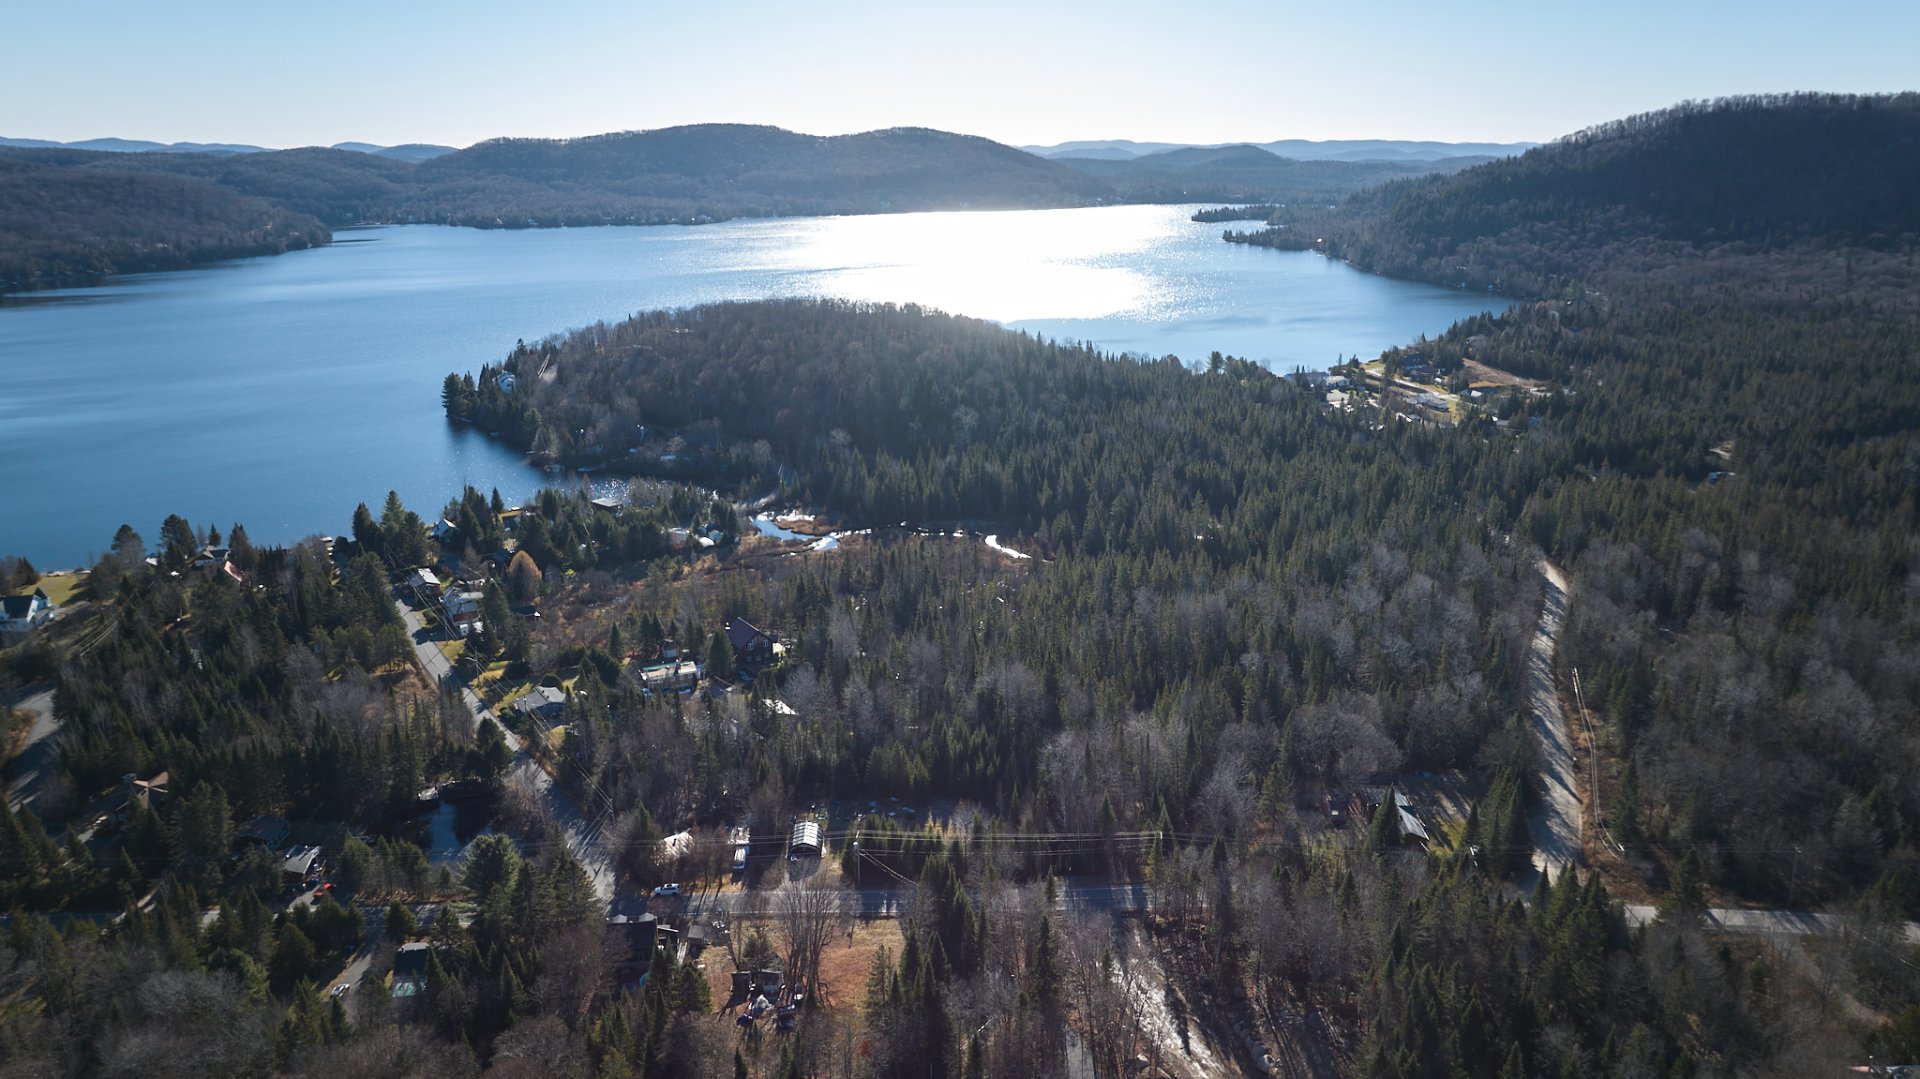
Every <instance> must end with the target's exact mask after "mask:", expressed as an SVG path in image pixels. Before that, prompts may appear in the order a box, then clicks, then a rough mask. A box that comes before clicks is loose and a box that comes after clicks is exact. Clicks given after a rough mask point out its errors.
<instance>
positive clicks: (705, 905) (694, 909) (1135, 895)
mask: <svg viewBox="0 0 1920 1079" xmlns="http://www.w3.org/2000/svg"><path fill="white" fill-rule="evenodd" d="M838 895H839V902H840V913H842V914H849V915H854V916H857V917H861V918H897V917H899V916H901V915H902V914H905V913H906V910H907V906H908V904H909V903H911V901H912V899H913V889H911V888H907V887H904V886H902V887H898V888H862V889H857V890H856V889H852V888H849V889H846V890H845V891H842V892H840V893H838ZM773 902H774V900H773V893H772V892H767V891H760V892H718V893H701V894H697V895H693V896H690V897H688V899H687V901H686V913H687V915H688V917H690V918H692V919H693V920H694V921H703V920H706V919H709V918H712V917H717V916H720V915H725V916H727V917H736V916H738V915H740V914H742V913H746V912H748V911H749V907H750V906H752V907H754V908H755V909H757V910H758V911H760V912H762V913H765V912H768V911H771V910H772V909H773ZM1053 909H1055V910H1063V911H1078V912H1083V913H1089V914H1091V913H1108V914H1134V913H1138V912H1140V911H1144V910H1146V909H1147V890H1146V888H1145V887H1144V886H1142V885H1138V884H1103V883H1100V882H1097V881H1086V882H1081V883H1074V882H1069V883H1068V884H1067V885H1066V886H1065V887H1062V888H1061V889H1060V890H1059V892H1058V894H1057V896H1056V898H1055V899H1054V903H1053Z"/></svg>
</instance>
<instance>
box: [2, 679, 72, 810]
mask: <svg viewBox="0 0 1920 1079" xmlns="http://www.w3.org/2000/svg"><path fill="white" fill-rule="evenodd" d="M8 707H10V708H18V709H22V710H24V711H27V712H31V713H33V728H32V729H31V730H29V731H28V732H27V742H26V745H25V746H24V747H23V748H22V749H21V751H20V755H19V756H18V757H15V758H14V759H13V760H12V761H10V762H8V764H7V806H8V808H10V809H12V810H13V811H14V812H16V813H17V812H19V811H20V810H21V809H22V808H23V807H26V806H30V805H32V804H33V801H34V799H35V798H38V797H39V796H40V787H41V784H42V783H43V782H44V781H45V780H46V778H47V776H49V775H51V774H52V768H53V765H54V759H53V742H52V741H51V738H52V736H53V734H54V732H56V731H58V730H59V729H60V723H59V721H58V720H56V719H54V718H53V688H52V687H51V686H49V687H47V688H45V689H42V690H39V691H38V692H35V693H29V694H27V695H26V696H25V697H22V698H20V699H19V700H17V701H15V702H13V703H12V704H11V705H9V706H8Z"/></svg>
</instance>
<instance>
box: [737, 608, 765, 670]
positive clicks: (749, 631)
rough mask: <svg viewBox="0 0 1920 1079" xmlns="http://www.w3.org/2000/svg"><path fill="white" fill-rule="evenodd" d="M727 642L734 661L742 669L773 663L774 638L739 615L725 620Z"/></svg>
mask: <svg viewBox="0 0 1920 1079" xmlns="http://www.w3.org/2000/svg"><path fill="white" fill-rule="evenodd" d="M727 640H728V641H729V642H730V643H732V645H733V658H734V660H735V661H736V662H738V663H739V664H740V665H741V666H743V667H764V666H766V665H767V664H769V663H772V662H773V653H774V645H775V644H776V643H777V642H776V639H775V638H774V636H773V635H772V634H770V633H767V632H765V631H763V630H761V629H760V628H759V627H758V626H755V625H754V624H753V623H752V622H749V621H747V620H746V619H744V618H742V617H740V616H739V615H734V616H733V617H732V618H729V619H727Z"/></svg>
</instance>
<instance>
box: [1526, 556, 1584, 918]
mask: <svg viewBox="0 0 1920 1079" xmlns="http://www.w3.org/2000/svg"><path fill="white" fill-rule="evenodd" d="M1540 573H1541V575H1542V576H1544V577H1545V578H1546V598H1545V602H1543V603H1542V604H1541V606H1540V624H1539V625H1538V626H1537V627H1535V629H1534V631H1533V641H1532V642H1531V643H1530V644H1529V645H1528V646H1527V670H1526V676H1525V677H1526V683H1527V724H1528V726H1529V727H1531V728H1532V730H1533V739H1534V750H1535V753H1536V755H1537V756H1538V758H1539V765H1540V785H1541V798H1540V803H1539V804H1538V805H1537V806H1535V807H1534V810H1533V812H1532V813H1531V814H1530V815H1529V816H1528V818H1527V832H1528V835H1529V836H1530V837H1531V838H1532V840H1533V868H1534V872H1535V873H1536V874H1538V873H1541V872H1546V871H1551V872H1552V873H1553V874H1554V875H1555V876H1559V875H1560V874H1561V873H1562V872H1563V871H1565V870H1566V869H1567V867H1569V866H1573V865H1578V864H1580V863H1581V860H1582V859H1581V854H1580V823H1581V807H1580V792H1579V788H1578V787H1577V786H1576V785H1575V782H1576V777H1577V776H1578V774H1579V770H1578V768H1577V767H1576V765H1575V763H1574V759H1573V743H1572V742H1571V741H1569V740H1568V738H1567V717H1566V714H1565V713H1564V712H1562V711H1561V708H1560V694H1559V690H1558V687H1557V686H1556V685H1555V682H1554V652H1555V650H1556V649H1557V648H1558V647H1559V644H1560V628H1561V626H1562V625H1563V624H1564V623H1565V622H1566V617H1567V601H1568V599H1569V596H1570V593H1569V591H1568V586H1567V575H1566V574H1565V573H1562V572H1561V571H1560V567H1558V566H1556V565H1554V564H1553V563H1551V562H1548V561H1547V560H1545V559H1541V560H1540ZM1528 883H1529V884H1530V883H1531V882H1528Z"/></svg>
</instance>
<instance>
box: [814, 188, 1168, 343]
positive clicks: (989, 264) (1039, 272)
mask: <svg viewBox="0 0 1920 1079" xmlns="http://www.w3.org/2000/svg"><path fill="white" fill-rule="evenodd" d="M1143 209H1147V210H1149V211H1151V210H1153V209H1154V208H1151V207H1145V208H1143ZM1171 224H1172V222H1171V221H1170V220H1169V219H1168V217H1167V215H1166V214H1165V213H1151V212H1150V213H1147V214H1133V215H1127V216H1125V217H1123V218H1121V219H1119V220H1116V216H1115V215H1114V214H1113V212H1112V211H1108V212H1105V213H1098V212H1091V213H1090V212H1087V211H1079V210H1054V211H1047V212H1044V213H1031V212H1029V213H964V214H956V213H929V214H890V215H884V216H875V217H860V218H840V219H836V220H835V221H834V222H833V227H832V228H831V229H806V230H801V233H800V235H797V236H794V237H792V240H793V242H792V244H791V245H790V246H789V247H788V248H787V249H786V250H785V251H784V252H783V253H782V254H781V255H779V256H778V257H779V260H780V261H782V262H784V263H787V264H788V265H790V266H792V267H794V268H800V267H811V268H814V269H813V273H812V274H810V275H809V276H810V278H811V283H812V285H813V287H814V288H816V289H817V290H818V291H819V292H821V293H823V294H825V295H830V296H837V297H840V298H843V299H850V300H872V301H892V302H913V303H918V304H923V305H925V306H928V307H936V308H939V309H941V310H944V311H950V312H954V313H958V314H966V315H972V316H975V317H978V318H987V319H993V320H995V321H999V322H1018V321H1021V320H1023V319H1034V318H1068V319H1084V318H1105V317H1110V316H1114V315H1120V314H1137V315H1146V316H1149V317H1151V315H1152V313H1153V312H1154V309H1155V308H1157V307H1159V306H1161V305H1162V304H1163V302H1164V300H1165V297H1163V296H1162V295H1161V293H1162V292H1163V291H1165V287H1164V283H1163V282H1158V281H1156V280H1155V279H1154V278H1152V277H1151V276H1149V275H1148V274H1145V273H1142V272H1140V271H1139V270H1138V269H1136V268H1134V267H1132V266H1129V265H1126V261H1127V258H1128V256H1130V255H1133V254H1135V253H1137V252H1139V251H1141V250H1144V249H1146V248H1148V247H1151V246H1153V245H1155V244H1157V243H1161V242H1164V241H1165V240H1167V239H1168V238H1169V236H1170V235H1171V233H1170V226H1171Z"/></svg>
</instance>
